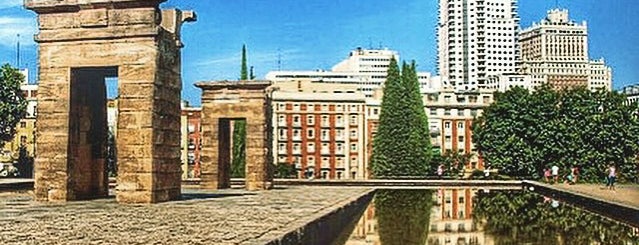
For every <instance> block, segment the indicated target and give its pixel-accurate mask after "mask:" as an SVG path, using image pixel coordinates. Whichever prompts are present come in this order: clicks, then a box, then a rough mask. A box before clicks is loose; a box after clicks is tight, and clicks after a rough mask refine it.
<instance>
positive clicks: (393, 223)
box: [345, 189, 639, 245]
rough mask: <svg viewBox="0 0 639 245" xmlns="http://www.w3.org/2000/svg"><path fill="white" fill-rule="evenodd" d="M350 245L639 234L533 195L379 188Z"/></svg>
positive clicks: (592, 239)
mask: <svg viewBox="0 0 639 245" xmlns="http://www.w3.org/2000/svg"><path fill="white" fill-rule="evenodd" d="M345 244H346V245H359V244H380V245H389V244H391V245H394V244H402V245H413V244H416V245H422V244H427V245H448V244H450V245H466V244H467V245H473V244H476V245H483V244H486V245H492V244H495V245H502V244H504V245H506V244H544V245H545V244H549V245H554V244H558V245H563V244H566V245H567V244H639V233H638V229H637V228H632V227H629V226H625V225H623V224H620V223H617V222H615V221H612V220H610V219H607V218H604V217H602V216H599V215H595V214H592V213H589V212H586V211H583V210H581V209H578V208H575V207H572V206H569V205H565V204H563V203H559V202H557V201H556V200H552V199H549V198H545V197H542V196H540V195H537V194H534V193H531V192H522V191H491V192H484V191H480V190H477V189H439V190H437V191H432V190H383V191H382V190H380V191H378V192H377V193H376V195H375V200H374V202H372V203H371V204H370V206H369V207H368V208H367V210H366V211H365V212H364V214H363V215H362V217H361V218H360V220H359V222H358V224H357V226H356V227H355V229H354V231H353V234H352V235H351V236H350V238H349V239H348V241H346V243H345Z"/></svg>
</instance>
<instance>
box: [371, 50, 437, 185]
mask: <svg viewBox="0 0 639 245" xmlns="http://www.w3.org/2000/svg"><path fill="white" fill-rule="evenodd" d="M402 68H403V74H400V70H399V66H398V64H397V61H396V60H395V59H394V58H393V59H391V61H390V65H389V68H388V75H387V78H386V82H385V83H384V96H383V98H382V105H381V114H380V118H379V127H378V131H377V135H375V138H374V139H373V155H372V159H371V168H372V172H373V175H374V176H375V177H376V178H389V177H400V176H423V175H425V174H426V172H427V171H428V169H429V160H430V159H429V158H430V155H431V152H430V151H431V149H430V148H431V147H430V136H429V134H428V119H427V117H426V114H425V112H424V105H423V101H422V99H421V95H420V93H419V82H418V81H417V72H416V68H415V64H414V63H413V64H411V65H407V64H405V63H404V64H403V65H402Z"/></svg>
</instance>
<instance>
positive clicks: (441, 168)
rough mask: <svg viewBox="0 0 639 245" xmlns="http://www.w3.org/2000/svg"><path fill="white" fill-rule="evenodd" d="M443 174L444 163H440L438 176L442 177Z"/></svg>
mask: <svg viewBox="0 0 639 245" xmlns="http://www.w3.org/2000/svg"><path fill="white" fill-rule="evenodd" d="M443 174H444V165H443V164H440V165H439V167H437V177H439V178H440V179H441V178H442V175H443Z"/></svg>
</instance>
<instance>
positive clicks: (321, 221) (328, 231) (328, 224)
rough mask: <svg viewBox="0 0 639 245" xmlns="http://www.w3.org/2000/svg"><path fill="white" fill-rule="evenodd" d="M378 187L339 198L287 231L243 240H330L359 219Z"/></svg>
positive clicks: (287, 244)
mask: <svg viewBox="0 0 639 245" xmlns="http://www.w3.org/2000/svg"><path fill="white" fill-rule="evenodd" d="M375 191H376V189H375V188H370V189H366V190H364V191H362V193H360V194H359V195H357V196H354V197H351V198H348V199H345V200H343V201H339V202H337V203H335V204H334V205H332V206H330V207H327V208H325V209H323V210H321V211H319V212H317V213H315V214H314V215H312V216H310V217H309V218H305V219H300V220H298V221H295V222H293V223H291V224H289V225H288V226H287V228H285V231H284V232H283V233H281V232H277V231H273V232H269V233H267V234H265V235H264V236H262V237H260V238H257V239H256V240H252V241H249V242H247V243H242V244H256V245H257V244H260V245H262V244H265V245H294V244H295V245H297V244H305V245H314V244H318V245H319V244H330V243H331V242H333V240H334V239H335V238H337V237H338V236H339V235H340V234H341V233H342V232H343V229H344V228H345V227H346V226H347V225H348V224H349V223H351V222H352V221H353V220H354V219H357V218H358V217H359V216H360V215H361V214H362V212H363V211H364V209H366V207H368V205H369V203H370V201H371V200H372V199H373V196H374V194H375Z"/></svg>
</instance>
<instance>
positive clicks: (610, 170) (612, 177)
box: [606, 164, 617, 191]
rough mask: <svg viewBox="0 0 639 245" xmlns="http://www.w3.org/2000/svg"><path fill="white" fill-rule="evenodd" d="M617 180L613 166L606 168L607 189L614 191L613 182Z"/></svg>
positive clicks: (615, 169)
mask: <svg viewBox="0 0 639 245" xmlns="http://www.w3.org/2000/svg"><path fill="white" fill-rule="evenodd" d="M616 180H617V168H615V165H614V164H610V165H609V166H608V183H607V184H606V186H607V187H608V189H610V190H613V191H615V181H616Z"/></svg>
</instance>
